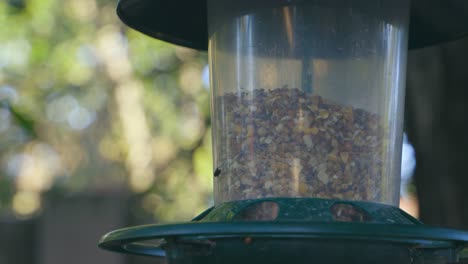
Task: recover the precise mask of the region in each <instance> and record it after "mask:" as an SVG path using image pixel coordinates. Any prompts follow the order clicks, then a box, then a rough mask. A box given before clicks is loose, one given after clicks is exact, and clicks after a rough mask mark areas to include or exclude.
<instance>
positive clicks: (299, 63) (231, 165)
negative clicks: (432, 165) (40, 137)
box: [100, 0, 468, 264]
mask: <svg viewBox="0 0 468 264" xmlns="http://www.w3.org/2000/svg"><path fill="white" fill-rule="evenodd" d="M467 10H468V4H467V3H465V2H461V1H456V0H451V1H447V0H444V1H443V0H430V1H422V0H419V1H418V0H415V1H413V2H412V3H410V1H409V0H382V1H376V0H349V1H343V0H326V1H325V0H308V1H306V0H269V1H264V0H249V1H247V0H238V1H227V0H207V1H201V0H198V1H195V0H178V1H163V0H121V1H120V2H119V5H118V8H117V12H118V14H119V16H120V18H121V19H122V20H123V21H124V22H125V23H127V24H128V25H129V26H130V27H132V28H135V29H137V30H139V31H141V32H143V33H145V34H147V35H150V36H152V37H155V38H158V39H162V40H165V41H168V42H171V43H175V44H178V45H182V46H186V47H191V48H196V49H201V50H206V49H207V50H208V54H209V66H210V73H211V75H210V76H211V77H210V78H211V79H210V83H211V99H212V100H211V119H212V129H213V130H212V131H213V133H212V134H213V152H214V153H213V154H214V155H213V156H214V164H213V171H214V175H213V177H214V201H215V205H214V207H213V208H210V209H208V210H207V211H206V212H204V213H203V214H201V215H200V216H198V217H196V218H195V219H193V220H192V222H189V223H185V224H171V225H150V226H140V227H132V228H127V229H122V230H117V231H114V232H111V233H109V234H107V235H105V236H104V237H103V238H102V240H101V241H100V246H101V247H102V248H104V249H108V250H113V251H117V252H123V253H131V254H140V255H148V256H155V257H165V258H166V259H167V261H168V262H169V263H236V264H237V263H256V264H259V263H285V262H291V263H457V262H458V261H459V260H460V259H461V258H463V257H468V256H467V255H468V254H467V252H466V249H465V248H466V247H467V245H468V232H464V231H457V230H452V229H446V228H437V227H430V226H426V225H424V224H422V223H421V222H419V221H418V220H416V219H414V218H413V217H411V216H409V215H408V214H406V213H405V212H404V211H402V210H400V209H399V208H398V202H399V192H400V188H399V187H400V164H401V145H402V144H401V142H402V134H403V106H404V94H405V74H406V57H407V52H408V49H414V48H420V47H424V46H427V45H432V44H436V43H439V42H442V41H447V40H451V39H456V38H459V37H461V36H463V35H465V34H467V33H468V16H466V15H463V14H464V12H465V13H466V11H467Z"/></svg>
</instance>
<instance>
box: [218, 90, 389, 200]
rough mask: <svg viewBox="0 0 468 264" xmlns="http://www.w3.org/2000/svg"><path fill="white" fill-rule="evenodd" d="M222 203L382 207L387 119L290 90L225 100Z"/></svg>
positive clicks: (220, 180) (220, 100)
mask: <svg viewBox="0 0 468 264" xmlns="http://www.w3.org/2000/svg"><path fill="white" fill-rule="evenodd" d="M217 102H218V103H221V104H223V109H224V117H223V119H224V122H223V123H222V124H221V128H222V129H223V133H222V134H220V135H218V136H219V137H221V138H220V139H219V140H220V143H221V145H222V146H223V147H222V148H220V149H219V153H218V157H219V158H218V160H219V161H220V162H219V163H218V164H217V165H218V168H217V171H218V177H216V181H217V194H216V195H217V198H216V199H217V200H218V201H220V202H224V201H231V200H243V199H255V198H262V197H318V198H335V199H350V200H364V201H379V200H380V198H381V197H380V195H381V193H380V191H379V190H380V189H381V188H380V187H379V186H380V184H381V183H382V167H383V164H382V163H383V161H382V155H383V153H381V150H382V144H383V143H382V139H383V129H382V127H381V122H380V118H379V116H378V115H376V114H372V113H370V112H368V111H365V110H363V109H357V108H352V107H349V106H343V105H339V104H336V103H333V102H330V101H327V100H325V99H324V98H322V97H320V96H317V95H311V94H309V93H305V92H303V91H301V90H299V89H289V88H287V87H283V88H278V89H273V90H263V89H257V90H254V91H253V92H250V93H242V94H225V95H223V96H221V97H220V98H218V100H217Z"/></svg>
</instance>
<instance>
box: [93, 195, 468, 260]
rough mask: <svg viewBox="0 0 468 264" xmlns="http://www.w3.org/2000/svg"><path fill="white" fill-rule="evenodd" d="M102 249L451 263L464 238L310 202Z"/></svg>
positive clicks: (220, 209) (272, 206)
mask: <svg viewBox="0 0 468 264" xmlns="http://www.w3.org/2000/svg"><path fill="white" fill-rule="evenodd" d="M99 246H100V247H101V248H103V249H107V250H111V251H116V252H121V253H129V254H137V255H146V256H154V257H160V258H163V257H165V258H166V259H167V260H168V263H170V264H171V263H177V264H179V263H181V264H182V263H183V264H186V263H187V264H188V263H193V264H198V263H200V264H201V263H203V264H211V263H223V264H225V263H227V264H231V263H232V264H234V263H235V264H239V263H242V264H248V263H255V264H260V263H288V262H290V263H299V264H302V263H303V264H306V263H307V264H310V263H364V264H366V263H369V264H370V263H372V264H375V263H383V264H386V263H389V264H390V263H391V264H396V263H398V264H402V263H416V264H419V263H420V264H429V263H430V264H438V263H441V264H442V263H443V264H446V263H457V262H458V261H460V259H462V258H468V254H467V253H468V252H467V250H468V232H466V231H458V230H452V229H446V228H436V227H430V226H426V225H423V224H422V223H421V222H419V221H418V220H416V219H414V218H413V217H411V216H409V215H408V214H406V213H405V212H403V211H402V210H400V209H399V208H396V207H392V206H388V205H382V204H376V203H369V202H354V201H341V200H327V199H315V198H266V199H256V200H244V201H234V202H228V203H224V204H220V205H218V206H216V207H213V208H210V209H208V210H207V211H205V212H204V213H202V214H201V215H199V216H198V217H196V218H195V219H193V221H192V222H190V223H185V224H171V225H148V226H138V227H132V228H126V229H121V230H116V231H113V232H111V233H108V234H106V235H105V236H104V237H103V238H102V239H101V241H100V242H99Z"/></svg>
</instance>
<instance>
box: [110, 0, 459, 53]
mask: <svg viewBox="0 0 468 264" xmlns="http://www.w3.org/2000/svg"><path fill="white" fill-rule="evenodd" d="M117 14H118V15H119V17H120V19H121V20H122V21H123V22H125V23H126V24H127V25H128V26H129V27H131V28H134V29H136V30H138V31H140V32H142V33H144V34H146V35H149V36H151V37H154V38H157V39H160V40H164V41H167V42H170V43H173V44H177V45H181V46H185V47H189V48H194V49H198V50H207V49H208V26H207V7H206V0H170V1H168V0H120V1H119V4H118V6H117ZM466 35H468V1H466V0H412V3H411V19H410V35H409V48H410V49H417V48H423V47H426V46H430V45H434V44H438V43H441V42H446V41H451V40H456V39H459V38H462V37H464V36H466Z"/></svg>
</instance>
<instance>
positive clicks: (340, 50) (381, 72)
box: [208, 0, 409, 205]
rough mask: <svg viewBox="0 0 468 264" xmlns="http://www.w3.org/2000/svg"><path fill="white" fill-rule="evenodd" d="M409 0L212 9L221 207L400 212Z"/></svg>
mask: <svg viewBox="0 0 468 264" xmlns="http://www.w3.org/2000/svg"><path fill="white" fill-rule="evenodd" d="M408 14H409V1H408V0H383V1H375V0H352V1H344V0H327V1H324V0H310V1H303V0H302V1H301V0H289V1H280V0H271V1H265V0H262V1H260V0H249V1H247V0H240V1H228V0H208V16H209V34H210V35H209V59H210V70H211V88H212V121H213V150H214V169H215V172H216V173H215V176H216V177H215V203H216V204H219V203H221V202H226V201H231V200H243V199H254V198H264V197H317V198H333V199H346V200H360V201H373V202H381V203H387V204H393V205H398V200H399V181H400V160H401V141H402V118H403V105H404V88H405V87H404V86H405V72H406V54H407V38H408Z"/></svg>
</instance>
